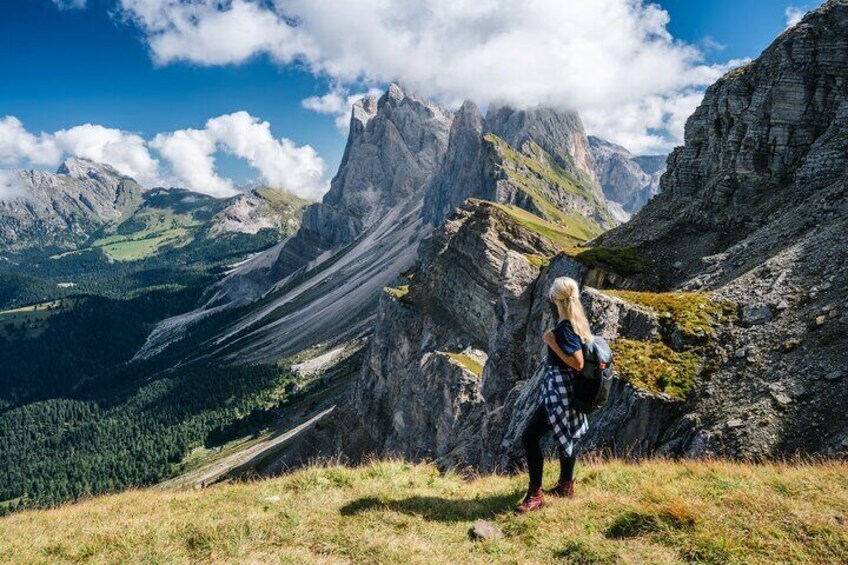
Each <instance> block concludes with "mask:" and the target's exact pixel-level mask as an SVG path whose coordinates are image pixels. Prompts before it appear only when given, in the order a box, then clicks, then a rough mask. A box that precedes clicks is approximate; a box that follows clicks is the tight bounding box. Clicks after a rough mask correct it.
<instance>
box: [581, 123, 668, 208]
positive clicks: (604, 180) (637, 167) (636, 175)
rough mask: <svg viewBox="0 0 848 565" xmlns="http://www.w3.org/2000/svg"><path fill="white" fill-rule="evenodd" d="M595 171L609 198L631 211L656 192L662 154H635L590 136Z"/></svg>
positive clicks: (661, 166) (662, 160)
mask: <svg viewBox="0 0 848 565" xmlns="http://www.w3.org/2000/svg"><path fill="white" fill-rule="evenodd" d="M589 146H590V148H591V152H592V157H593V158H594V160H595V165H596V168H595V172H596V174H597V176H598V181H599V182H600V184H601V188H602V189H603V191H604V195H605V196H606V197H607V199H608V200H611V201H613V202H616V203H618V204H620V205H621V206H622V208H623V209H624V210H625V211H626V212H628V213H630V214H634V213H636V212H638V211H639V210H640V209H641V208H642V206H644V205H645V204H646V203H647V202H648V200H650V199H651V198H653V197H654V196H656V195H657V194H659V187H660V178H661V177H662V175H663V173H664V172H665V168H666V167H665V161H666V159H667V156H665V155H642V156H639V157H634V156H633V154H631V153H630V152H629V151H628V150H627V149H625V148H624V147H621V146H620V145H616V144H614V143H611V142H609V141H605V140H603V139H600V138H597V137H589Z"/></svg>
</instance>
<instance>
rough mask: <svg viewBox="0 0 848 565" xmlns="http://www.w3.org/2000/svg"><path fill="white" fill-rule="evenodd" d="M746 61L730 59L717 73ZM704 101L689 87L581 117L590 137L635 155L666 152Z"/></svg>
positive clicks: (701, 91)
mask: <svg viewBox="0 0 848 565" xmlns="http://www.w3.org/2000/svg"><path fill="white" fill-rule="evenodd" d="M747 62H748V60H734V61H731V62H730V63H728V64H727V65H726V66H725V67H723V68H722V69H721V73H722V74H723V73H724V72H727V71H729V70H730V69H732V68H734V67H737V66H739V65H742V64H745V63H747ZM703 98H704V92H703V90H701V89H698V88H693V89H690V90H683V91H679V92H675V93H673V94H671V95H667V96H662V95H658V96H648V97H647V98H644V99H643V100H639V101H637V102H632V103H629V104H621V105H619V106H617V107H615V108H609V109H603V110H591V111H588V112H585V113H584V114H583V121H584V122H585V123H586V129H587V130H588V131H589V133H591V134H592V135H595V136H597V137H601V138H604V139H608V140H610V141H612V142H614V143H617V144H619V145H622V146H624V147H626V148H627V149H629V150H630V151H631V152H633V153H634V154H636V155H642V154H659V153H667V152H669V151H670V150H671V149H673V148H674V147H676V146H677V145H680V144H681V143H682V142H683V134H684V130H685V127H686V120H688V119H689V116H691V115H692V113H693V112H694V111H695V109H696V108H697V107H698V105H699V104H700V103H701V101H702V100H703Z"/></svg>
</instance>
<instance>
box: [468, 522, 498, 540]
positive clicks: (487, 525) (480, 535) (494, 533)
mask: <svg viewBox="0 0 848 565" xmlns="http://www.w3.org/2000/svg"><path fill="white" fill-rule="evenodd" d="M503 536H504V534H503V532H502V531H501V529H500V528H499V527H498V526H497V524H495V523H493V522H489V521H488V520H477V521H476V522H474V525H473V526H472V527H471V529H470V530H468V537H470V538H471V539H473V540H493V539H501V538H502V537H503Z"/></svg>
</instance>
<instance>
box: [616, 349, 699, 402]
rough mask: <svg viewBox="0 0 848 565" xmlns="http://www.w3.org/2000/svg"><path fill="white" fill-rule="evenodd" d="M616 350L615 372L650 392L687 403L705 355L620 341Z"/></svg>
mask: <svg viewBox="0 0 848 565" xmlns="http://www.w3.org/2000/svg"><path fill="white" fill-rule="evenodd" d="M612 347H613V351H614V352H615V358H614V369H615V372H616V373H617V374H618V375H619V376H620V377H621V378H622V379H624V380H625V381H627V382H629V383H630V384H632V385H633V386H635V387H638V388H641V389H643V390H646V391H648V392H655V393H656V392H663V393H665V394H668V395H669V396H671V397H672V398H676V399H678V400H685V399H686V397H687V396H688V395H689V393H690V392H691V391H692V388H693V387H694V386H695V379H696V377H697V376H698V374H699V373H700V371H701V355H698V354H697V353H696V352H694V351H684V352H678V351H674V350H673V349H672V348H670V347H669V346H667V345H666V344H664V343H662V342H661V341H636V340H630V339H617V340H616V341H615V343H614V344H613V346H612Z"/></svg>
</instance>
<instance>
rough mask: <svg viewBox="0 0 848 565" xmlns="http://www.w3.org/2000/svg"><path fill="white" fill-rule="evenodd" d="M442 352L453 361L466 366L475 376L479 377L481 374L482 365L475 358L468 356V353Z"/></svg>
mask: <svg viewBox="0 0 848 565" xmlns="http://www.w3.org/2000/svg"><path fill="white" fill-rule="evenodd" d="M444 354H445V355H447V356H448V358H449V359H450V360H451V361H455V362H457V363H459V364H460V365H462V366H463V367H464V368H466V369H468V370H469V371H471V372H472V373H474V375H476V376H477V378H480V377H482V376H483V365H482V364H481V363H480V362H479V361H477V360H476V359H472V358H471V357H469V356H468V355H465V354H464V353H448V352H444Z"/></svg>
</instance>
